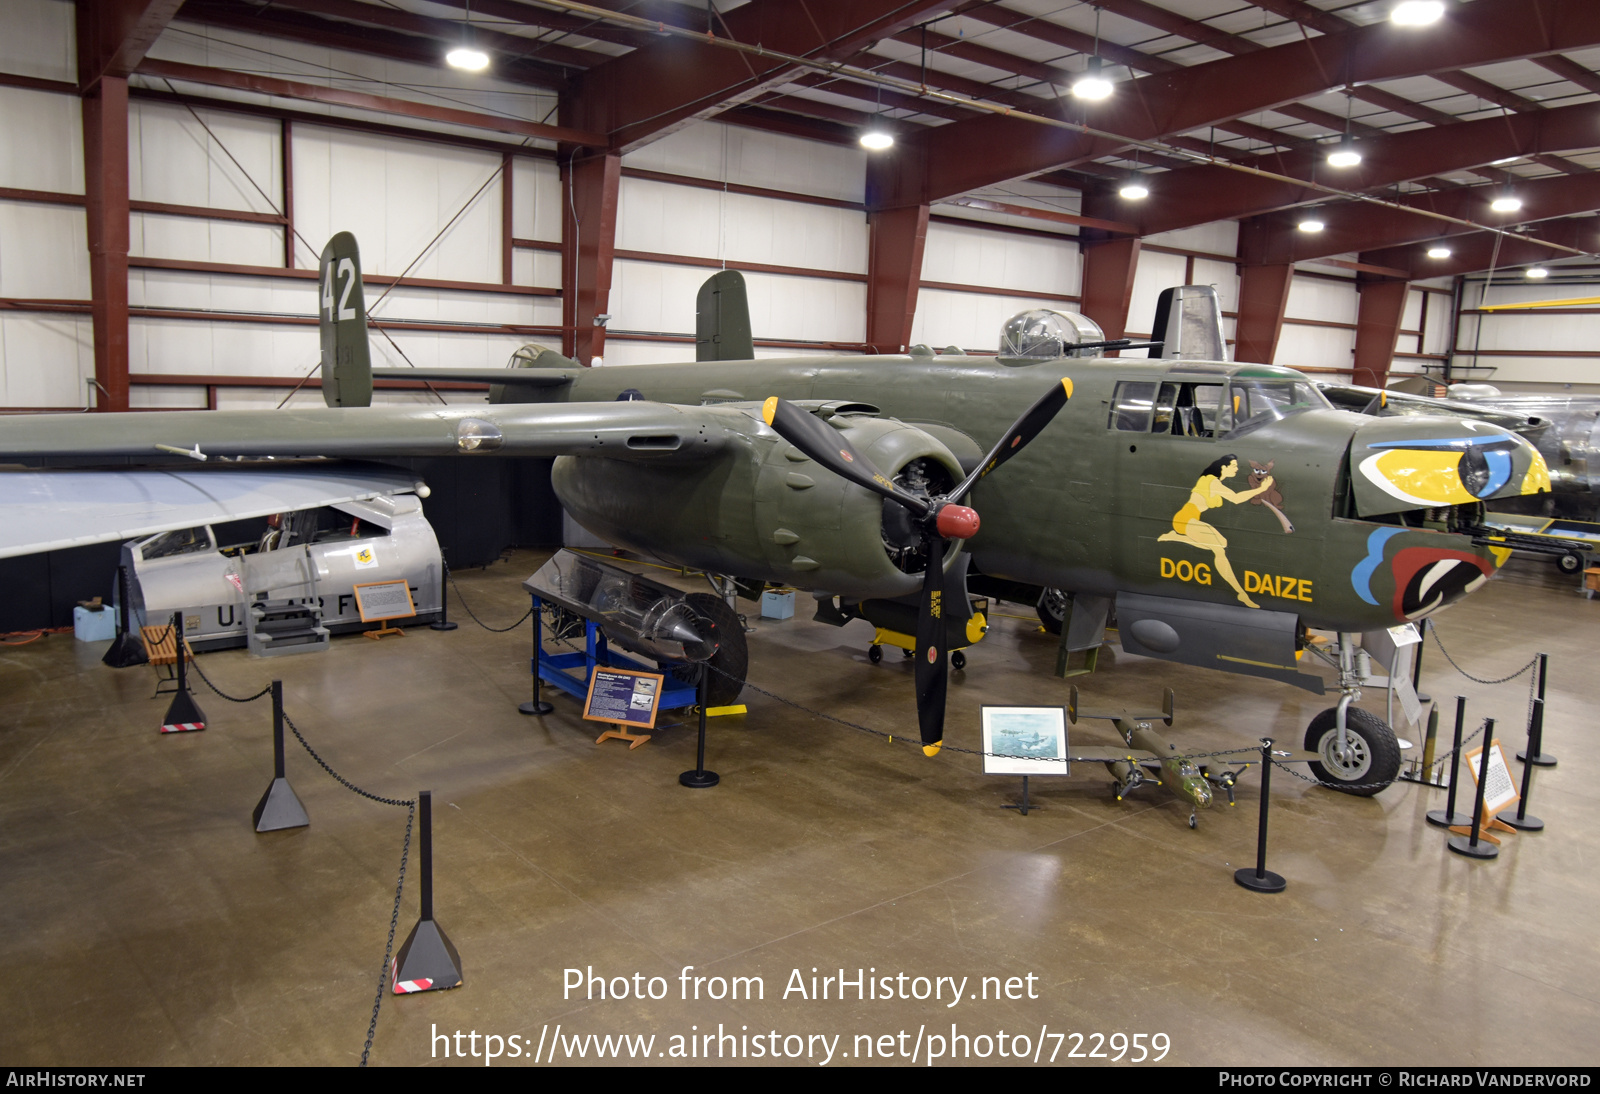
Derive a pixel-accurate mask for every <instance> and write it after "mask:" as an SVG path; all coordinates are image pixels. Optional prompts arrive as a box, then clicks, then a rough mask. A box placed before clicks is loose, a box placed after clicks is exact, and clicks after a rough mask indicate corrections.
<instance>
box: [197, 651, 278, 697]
mask: <svg viewBox="0 0 1600 1094" xmlns="http://www.w3.org/2000/svg"><path fill="white" fill-rule="evenodd" d="M189 667H190V668H192V669H194V671H195V672H196V673H198V674H199V675H200V679H202V680H204V681H205V682H206V687H208V688H210V689H211V690H212V691H214V692H216V693H217V694H218V695H220V696H222V697H223V698H224V699H226V700H228V702H230V703H253V702H255V701H256V700H257V699H259V698H261V697H262V696H263V695H267V694H270V693H271V691H272V685H271V684H270V683H269V684H267V686H266V687H264V688H262V689H261V690H260V691H258V692H256V693H255V694H254V695H252V696H250V697H249V698H248V699H241V698H239V697H238V696H237V695H229V694H228V693H227V692H225V691H223V690H222V689H221V688H219V687H217V685H215V684H213V683H212V682H211V677H209V676H207V675H206V670H205V669H203V668H201V667H200V659H199V658H198V657H194V658H190V660H189Z"/></svg>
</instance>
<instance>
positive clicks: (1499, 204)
mask: <svg viewBox="0 0 1600 1094" xmlns="http://www.w3.org/2000/svg"><path fill="white" fill-rule="evenodd" d="M1489 208H1491V209H1493V210H1494V211H1495V212H1497V213H1515V212H1516V211H1517V210H1519V209H1521V208H1522V199H1521V198H1519V197H1515V196H1513V195H1511V194H1501V195H1500V196H1499V197H1497V198H1495V199H1494V200H1493V201H1491V202H1490V203H1489Z"/></svg>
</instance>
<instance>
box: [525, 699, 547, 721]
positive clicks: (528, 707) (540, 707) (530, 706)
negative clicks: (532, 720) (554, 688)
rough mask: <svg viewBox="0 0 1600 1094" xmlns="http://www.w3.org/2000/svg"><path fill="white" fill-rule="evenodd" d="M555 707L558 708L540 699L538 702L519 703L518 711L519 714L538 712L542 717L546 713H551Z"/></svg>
mask: <svg viewBox="0 0 1600 1094" xmlns="http://www.w3.org/2000/svg"><path fill="white" fill-rule="evenodd" d="M554 709H556V708H555V707H553V706H551V705H550V704H549V703H547V702H545V701H544V700H543V699H540V700H539V701H538V702H537V703H521V704H519V705H518V706H517V713H518V714H537V715H539V717H541V718H542V717H544V716H545V715H546V714H549V713H550V712H551V711H552V710H554Z"/></svg>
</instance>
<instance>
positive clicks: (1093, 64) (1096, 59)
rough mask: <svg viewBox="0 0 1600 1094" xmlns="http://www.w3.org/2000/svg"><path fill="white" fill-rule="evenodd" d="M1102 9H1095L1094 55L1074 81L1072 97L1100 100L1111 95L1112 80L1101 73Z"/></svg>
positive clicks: (1093, 100) (1092, 100)
mask: <svg viewBox="0 0 1600 1094" xmlns="http://www.w3.org/2000/svg"><path fill="white" fill-rule="evenodd" d="M1100 68H1101V61H1100V9H1099V8H1095V9H1094V55H1093V56H1091V57H1090V58H1089V65H1088V67H1087V68H1085V69H1084V72H1083V75H1082V76H1079V77H1078V78H1077V79H1076V80H1074V81H1073V82H1072V97H1073V98H1074V99H1088V100H1089V101H1091V102H1099V101H1100V100H1102V99H1109V98H1110V97H1111V81H1110V80H1108V79H1106V78H1105V77H1104V76H1103V75H1101V73H1100Z"/></svg>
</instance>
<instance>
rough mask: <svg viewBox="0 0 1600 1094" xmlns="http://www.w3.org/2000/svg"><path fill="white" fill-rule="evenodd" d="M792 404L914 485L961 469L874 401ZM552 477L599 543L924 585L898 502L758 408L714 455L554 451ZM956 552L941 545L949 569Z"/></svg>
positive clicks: (924, 491)
mask: <svg viewBox="0 0 1600 1094" xmlns="http://www.w3.org/2000/svg"><path fill="white" fill-rule="evenodd" d="M796 405H798V406H800V407H802V408H803V409H805V410H808V411H810V412H811V413H813V414H815V415H816V416H818V417H819V418H822V419H823V420H825V421H826V422H827V423H828V424H829V425H831V426H832V427H834V428H835V429H837V430H838V431H839V434H840V436H841V437H842V438H844V439H845V440H847V441H848V442H849V444H850V445H851V446H853V447H854V449H855V450H856V451H857V452H860V453H862V454H864V455H866V456H867V458H868V459H870V460H871V461H872V462H873V463H874V464H876V465H877V466H878V467H880V468H883V469H884V473H885V474H886V475H887V476H888V477H889V478H890V479H892V480H894V482H895V483H896V484H898V485H900V486H902V487H904V488H905V489H907V490H909V491H910V492H911V493H913V494H918V495H920V496H923V497H929V496H938V495H942V494H943V493H944V492H946V491H948V490H949V489H950V488H951V487H953V486H954V485H955V484H956V483H957V482H959V481H960V480H961V478H962V477H963V475H964V472H963V470H962V463H961V461H959V460H957V458H956V457H955V455H954V454H953V453H952V452H951V449H950V448H949V447H948V446H947V445H946V444H944V443H943V442H942V441H940V440H939V439H936V438H935V437H934V436H933V435H932V434H931V433H929V432H927V431H926V430H924V429H920V428H916V427H913V426H909V425H906V424H904V423H902V422H899V421H895V420H893V419H888V418H878V417H874V416H873V415H874V414H876V412H877V408H876V407H871V406H868V405H866V404H862V403H838V402H835V403H816V402H812V403H805V402H801V403H798V404H796ZM955 440H956V435H952V441H955ZM970 443H971V442H968V444H969V445H970ZM972 458H973V459H974V460H975V459H977V458H981V453H977V452H976V451H974V453H973V454H972ZM551 482H552V485H553V486H554V487H555V492H556V496H557V497H558V498H560V499H561V504H562V505H564V506H565V507H566V509H567V512H568V513H570V514H572V517H573V519H574V520H576V521H577V522H578V523H579V524H581V525H583V526H584V527H585V528H587V529H589V531H591V532H593V533H594V534H595V535H597V536H600V537H601V538H602V539H605V540H606V541H607V542H610V543H614V544H617V545H619V546H622V547H627V548H630V549H632V550H636V551H643V552H646V553H648V554H661V555H665V556H667V557H670V558H672V559H673V560H674V562H681V563H682V564H685V565H688V566H692V567H696V568H699V569H703V570H706V571H707V572H710V573H735V574H740V575H742V576H747V577H749V578H752V579H765V580H767V581H772V582H776V583H779V584H783V585H793V586H797V587H799V588H803V589H817V590H826V591H828V592H831V593H838V594H843V595H845V596H854V597H898V596H908V595H911V594H914V593H916V592H917V591H918V590H919V589H920V588H921V587H922V573H923V569H924V562H925V559H924V556H923V553H922V537H921V533H920V531H919V530H918V529H916V528H915V527H913V525H912V523H911V521H910V520H909V519H908V518H907V517H906V515H905V510H904V509H903V508H902V507H901V506H900V505H897V504H894V503H892V502H886V501H885V500H884V499H883V498H881V497H879V496H877V495H875V494H872V493H869V492H868V491H866V490H863V489H862V488H861V487H859V486H856V485H854V484H852V483H849V482H847V481H845V480H844V479H842V478H840V477H839V476H838V475H835V474H832V473H831V472H829V471H827V470H826V469H824V468H821V467H818V466H817V465H816V464H815V463H814V462H813V461H812V460H811V459H810V458H809V457H807V456H805V455H804V454H802V453H801V452H800V451H799V450H798V449H796V448H795V447H794V446H793V445H792V444H790V443H789V442H787V441H785V440H783V439H781V438H780V437H779V436H778V435H777V434H776V433H774V432H773V431H772V430H771V429H770V428H768V427H767V426H766V425H765V424H764V423H763V422H762V420H761V418H760V414H759V407H755V408H752V409H751V419H750V428H749V429H748V431H744V432H742V433H741V434H739V435H738V436H736V437H735V438H734V441H733V443H730V444H729V445H728V446H727V447H726V448H725V449H724V451H723V452H722V454H721V455H720V456H719V457H717V458H715V459H712V460H707V461H704V462H702V463H700V464H696V465H692V466H685V465H681V464H680V465H674V466H670V467H669V466H665V465H662V466H656V465H645V464H640V463H637V462H632V463H629V462H624V461H621V460H612V459H606V458H603V457H594V456H563V457H561V458H560V459H558V460H556V462H555V467H554V470H553V472H552V475H551ZM956 557H957V552H953V551H952V552H949V553H948V554H947V555H946V557H945V560H944V564H945V566H946V568H948V567H949V566H952V565H954V564H955V559H956Z"/></svg>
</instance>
